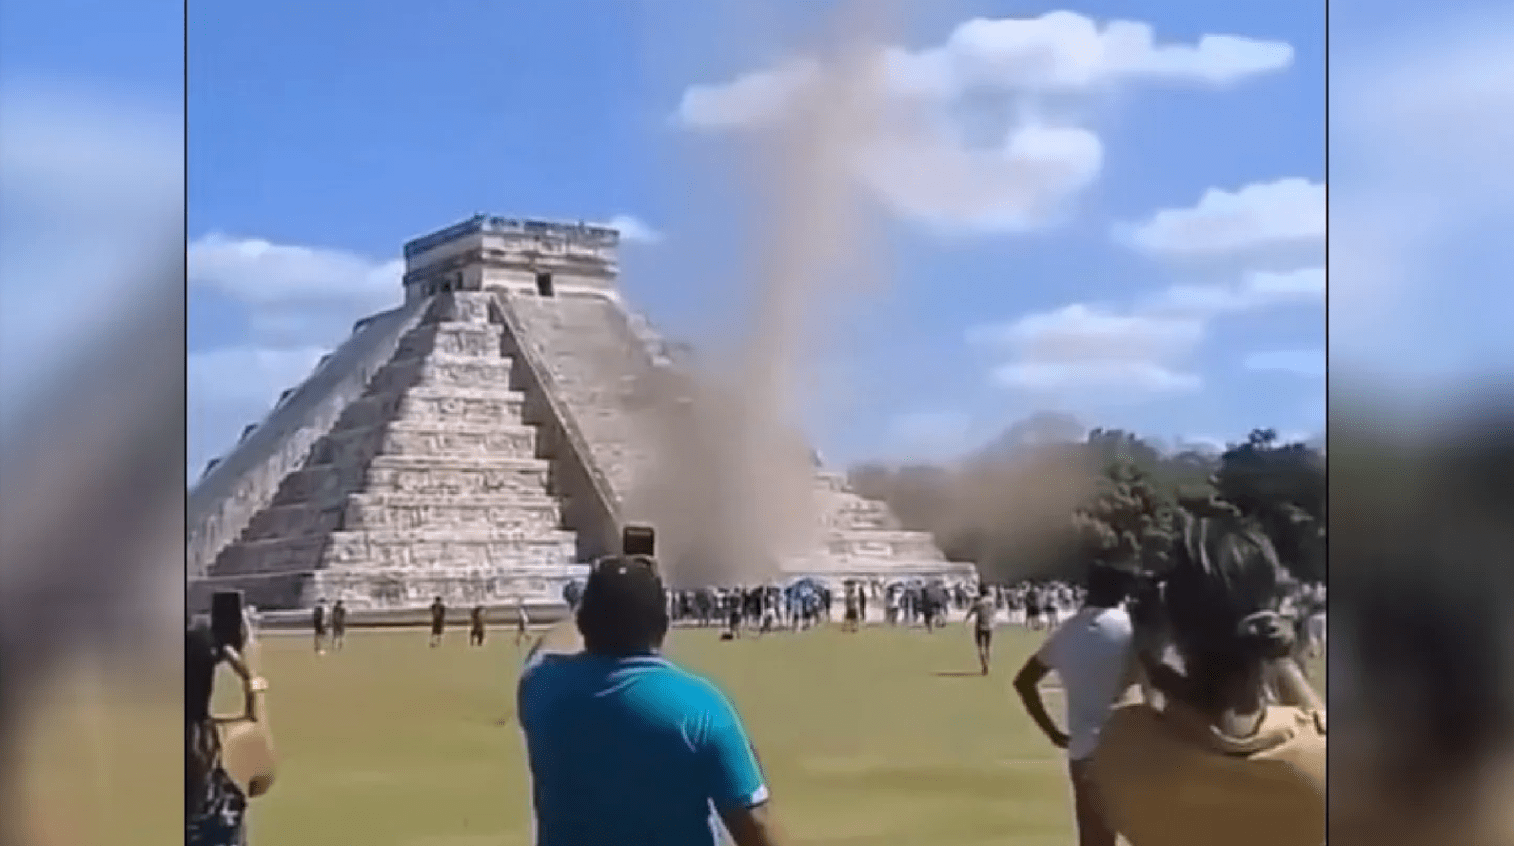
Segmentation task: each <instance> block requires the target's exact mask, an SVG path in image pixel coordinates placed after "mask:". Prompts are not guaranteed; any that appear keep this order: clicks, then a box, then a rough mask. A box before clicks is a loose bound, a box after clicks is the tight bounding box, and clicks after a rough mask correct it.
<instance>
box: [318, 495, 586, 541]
mask: <svg viewBox="0 0 1514 846" xmlns="http://www.w3.org/2000/svg"><path fill="white" fill-rule="evenodd" d="M342 526H343V528H344V529H346V530H349V531H363V530H366V531H370V532H373V531H415V530H420V529H425V528H428V527H435V528H437V529H455V530H458V531H465V532H471V531H485V530H491V529H492V530H497V531H502V532H507V533H509V532H523V533H526V534H532V535H539V534H545V533H549V532H555V531H559V530H560V529H561V527H562V514H561V511H560V509H559V507H558V504H557V501H556V500H553V499H550V498H547V497H545V496H542V497H538V498H534V499H527V498H522V497H515V496H498V495H492V496H491V495H484V496H414V495H407V494H370V493H364V494H356V495H354V496H353V497H352V498H351V499H350V500H348V502H347V510H346V516H345V519H343V520H342Z"/></svg>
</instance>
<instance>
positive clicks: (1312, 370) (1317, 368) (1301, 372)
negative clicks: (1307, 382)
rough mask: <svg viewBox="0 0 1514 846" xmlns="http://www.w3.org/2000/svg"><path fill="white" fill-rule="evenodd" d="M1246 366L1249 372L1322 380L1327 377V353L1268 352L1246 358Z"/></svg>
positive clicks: (1256, 353)
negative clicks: (1285, 374) (1283, 374)
mask: <svg viewBox="0 0 1514 846" xmlns="http://www.w3.org/2000/svg"><path fill="white" fill-rule="evenodd" d="M1244 364H1245V366H1246V369H1247V370H1259V371H1264V372H1274V373H1291V374H1293V375H1295V376H1307V377H1313V378H1320V377H1323V376H1324V375H1325V351H1324V350H1266V351H1263V352H1254V353H1252V354H1250V355H1248V356H1246V358H1245V361H1244Z"/></svg>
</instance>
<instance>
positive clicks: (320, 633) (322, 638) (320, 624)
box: [310, 599, 326, 655]
mask: <svg viewBox="0 0 1514 846" xmlns="http://www.w3.org/2000/svg"><path fill="white" fill-rule="evenodd" d="M310 628H311V629H312V630H313V631H314V632H315V654H317V655H325V654H326V600H324V599H319V600H316V603H315V607H314V608H312V609H310Z"/></svg>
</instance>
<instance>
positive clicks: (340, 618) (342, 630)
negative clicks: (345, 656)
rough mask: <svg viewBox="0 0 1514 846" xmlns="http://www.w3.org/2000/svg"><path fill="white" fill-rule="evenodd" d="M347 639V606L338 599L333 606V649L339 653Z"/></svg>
mask: <svg viewBox="0 0 1514 846" xmlns="http://www.w3.org/2000/svg"><path fill="white" fill-rule="evenodd" d="M346 639H347V606H346V605H345V604H343V603H342V600H340V599H338V600H337V601H336V604H335V605H333V606H331V648H332V649H335V650H337V651H338V652H340V651H341V649H342V641H344V640H346Z"/></svg>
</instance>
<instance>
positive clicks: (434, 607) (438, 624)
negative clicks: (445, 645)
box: [431, 596, 447, 649]
mask: <svg viewBox="0 0 1514 846" xmlns="http://www.w3.org/2000/svg"><path fill="white" fill-rule="evenodd" d="M446 631H447V604H446V603H445V602H442V598H441V597H440V596H438V597H436V598H435V599H433V600H431V648H432V649H435V648H436V647H438V646H441V645H442V635H443V634H445V633H446Z"/></svg>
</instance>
